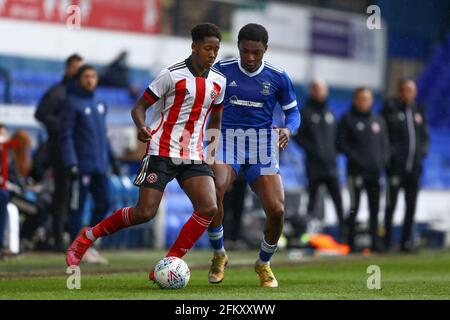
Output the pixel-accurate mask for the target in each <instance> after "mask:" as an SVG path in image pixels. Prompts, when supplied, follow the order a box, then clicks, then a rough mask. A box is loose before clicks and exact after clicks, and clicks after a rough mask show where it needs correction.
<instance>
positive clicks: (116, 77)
mask: <svg viewBox="0 0 450 320" xmlns="http://www.w3.org/2000/svg"><path fill="white" fill-rule="evenodd" d="M127 57H128V52H127V51H122V52H121V53H119V55H118V56H117V57H116V58H115V59H114V60H113V61H112V62H111V63H110V64H109V65H107V66H106V67H105V68H104V70H103V72H102V74H101V76H100V81H99V85H100V86H104V87H117V88H126V89H128V90H129V92H130V95H131V96H132V97H133V98H137V97H138V94H139V92H138V89H137V88H136V87H134V86H133V85H132V84H131V83H130V70H129V68H128V65H127Z"/></svg>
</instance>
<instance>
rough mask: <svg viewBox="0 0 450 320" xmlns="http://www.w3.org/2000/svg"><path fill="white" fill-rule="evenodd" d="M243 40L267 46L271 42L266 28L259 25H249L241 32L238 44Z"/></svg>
mask: <svg viewBox="0 0 450 320" xmlns="http://www.w3.org/2000/svg"><path fill="white" fill-rule="evenodd" d="M243 40H250V41H257V42H262V43H263V44H264V45H265V46H267V43H268V42H269V34H268V33H267V30H266V28H264V27H263V26H262V25H260V24H257V23H249V24H247V25H245V26H243V27H242V28H241V30H239V35H238V44H239V43H240V42H241V41H243Z"/></svg>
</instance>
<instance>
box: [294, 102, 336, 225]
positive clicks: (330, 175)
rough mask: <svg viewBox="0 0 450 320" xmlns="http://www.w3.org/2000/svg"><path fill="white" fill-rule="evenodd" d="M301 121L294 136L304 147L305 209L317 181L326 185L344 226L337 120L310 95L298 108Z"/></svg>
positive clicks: (311, 203) (313, 196)
mask: <svg viewBox="0 0 450 320" xmlns="http://www.w3.org/2000/svg"><path fill="white" fill-rule="evenodd" d="M300 112H301V116H302V122H301V125H300V129H299V131H298V133H297V135H296V136H295V137H294V140H295V141H296V142H297V143H298V144H299V145H300V146H301V147H303V148H304V149H305V153H306V173H307V176H308V183H309V185H308V193H309V199H310V200H309V202H308V213H309V214H312V213H313V212H314V209H315V204H316V194H317V191H318V189H319V187H320V185H322V184H324V185H326V186H327V189H328V192H329V193H330V195H331V198H332V199H333V202H334V206H335V209H336V214H337V217H338V221H339V225H340V227H341V228H342V227H343V222H344V218H343V215H344V214H343V208H342V198H341V193H340V188H339V183H338V180H337V169H336V121H335V117H334V115H333V114H332V113H331V111H330V110H329V109H328V107H327V105H326V102H319V101H316V100H313V99H309V100H308V101H307V102H306V104H305V106H304V107H303V108H302V109H301V110H300Z"/></svg>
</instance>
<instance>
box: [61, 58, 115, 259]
mask: <svg viewBox="0 0 450 320" xmlns="http://www.w3.org/2000/svg"><path fill="white" fill-rule="evenodd" d="M75 80H76V85H75V86H74V87H73V88H70V89H69V92H68V97H67V99H66V100H65V102H64V108H65V112H63V113H61V118H60V119H61V131H60V142H61V146H62V151H63V162H64V167H65V168H66V169H67V170H68V172H69V175H70V177H71V179H72V181H73V182H72V194H71V200H70V208H71V212H70V218H69V224H70V237H71V240H74V239H75V238H76V236H77V234H78V232H79V231H80V230H81V228H82V213H83V209H84V206H85V203H86V198H87V195H88V193H91V195H92V198H93V202H94V205H93V210H92V216H91V222H90V225H96V224H97V223H99V222H100V221H101V220H103V219H104V218H105V215H106V213H107V212H108V209H109V206H110V196H109V185H108V168H109V159H110V154H111V148H110V145H109V141H108V138H107V135H106V114H107V109H106V105H105V104H104V103H103V102H102V100H101V99H100V98H99V97H97V96H96V94H95V89H96V88H97V83H98V74H97V71H96V70H95V68H94V67H93V66H90V65H83V66H82V67H81V68H80V69H79V70H78V73H77V75H76V78H75ZM85 258H86V261H88V262H95V263H97V262H99V263H105V262H107V261H106V260H105V259H104V258H102V257H101V256H100V255H99V254H98V252H97V251H96V250H95V249H94V248H90V249H89V251H88V253H87V254H86V255H85Z"/></svg>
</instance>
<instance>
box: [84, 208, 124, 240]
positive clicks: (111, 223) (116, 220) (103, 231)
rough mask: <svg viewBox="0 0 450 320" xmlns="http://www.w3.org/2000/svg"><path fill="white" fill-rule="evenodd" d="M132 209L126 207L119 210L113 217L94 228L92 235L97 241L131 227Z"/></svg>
mask: <svg viewBox="0 0 450 320" xmlns="http://www.w3.org/2000/svg"><path fill="white" fill-rule="evenodd" d="M132 211H133V208H132V207H126V208H122V209H119V210H117V211H116V212H114V213H113V214H112V215H110V216H109V217H107V218H106V219H104V220H102V221H101V222H100V223H98V224H97V225H96V226H95V227H93V228H92V229H91V230H92V235H93V236H94V237H95V239H97V238H100V237H104V236H107V235H110V234H112V233H114V232H116V231H118V230H120V229H123V228H126V227H128V226H130V225H131V213H132Z"/></svg>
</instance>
